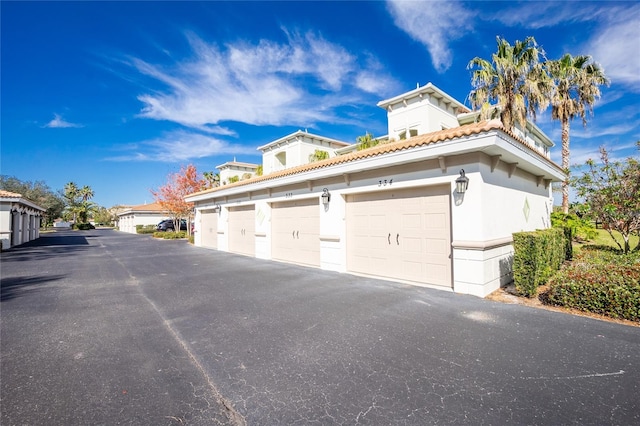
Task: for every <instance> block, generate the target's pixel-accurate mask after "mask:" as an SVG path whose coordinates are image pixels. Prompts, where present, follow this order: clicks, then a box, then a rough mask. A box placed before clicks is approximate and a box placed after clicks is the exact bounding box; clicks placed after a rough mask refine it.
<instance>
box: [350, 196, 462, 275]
mask: <svg viewBox="0 0 640 426" xmlns="http://www.w3.org/2000/svg"><path fill="white" fill-rule="evenodd" d="M449 218H450V196H449V188H448V187H446V186H442V187H434V188H424V187H423V188H412V189H405V190H396V191H380V192H376V193H370V194H354V195H349V196H348V197H347V224H348V226H347V268H348V269H349V270H350V271H353V272H360V273H364V274H371V275H379V276H383V277H389V278H395V279H401V280H407V281H415V282H420V283H426V284H433V285H442V286H447V287H451V285H452V280H451V258H450V253H451V243H450V240H451V237H450V235H451V230H450V219H449ZM363 224H364V225H363ZM366 259H369V261H368V262H367V261H366Z"/></svg>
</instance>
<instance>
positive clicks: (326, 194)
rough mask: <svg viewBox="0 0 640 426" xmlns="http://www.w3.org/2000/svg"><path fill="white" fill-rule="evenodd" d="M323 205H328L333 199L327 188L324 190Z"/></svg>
mask: <svg viewBox="0 0 640 426" xmlns="http://www.w3.org/2000/svg"><path fill="white" fill-rule="evenodd" d="M321 198H322V205H324V206H328V205H329V201H331V194H329V190H328V189H327V188H324V189H323V190H322V196H321Z"/></svg>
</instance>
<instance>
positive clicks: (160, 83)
mask: <svg viewBox="0 0 640 426" xmlns="http://www.w3.org/2000/svg"><path fill="white" fill-rule="evenodd" d="M0 7H1V9H0V15H1V50H0V52H1V74H0V84H1V95H0V96H1V98H0V108H1V112H0V113H1V128H0V132H1V144H2V145H1V154H2V157H1V173H2V174H4V175H10V176H15V177H17V178H19V179H21V180H31V181H33V180H44V181H45V182H46V183H47V184H48V185H49V186H50V187H51V188H52V189H54V190H58V189H61V188H62V187H63V186H64V184H65V183H66V182H68V181H74V182H76V183H77V184H78V185H89V186H91V187H92V188H93V189H94V191H95V194H96V195H95V198H94V201H95V202H97V203H98V204H100V205H102V206H105V207H110V206H113V205H116V204H127V205H135V204H142V203H145V202H151V201H153V199H152V196H151V194H150V192H149V190H150V189H151V188H157V187H158V186H160V185H162V184H164V183H165V182H166V177H167V175H168V174H169V173H172V172H176V171H178V170H179V169H180V166H181V165H187V164H190V163H191V164H194V165H195V166H196V167H197V168H198V170H199V171H200V172H204V171H213V170H214V169H215V166H217V165H220V164H222V163H224V162H226V161H230V160H232V159H233V158H236V159H237V160H238V161H246V162H253V163H259V162H260V160H261V158H260V156H259V155H258V151H256V147H258V146H260V145H264V144H266V143H268V142H270V141H272V140H274V139H278V138H280V137H282V136H285V135H287V134H289V133H291V132H294V131H296V130H298V129H308V130H309V132H312V133H316V134H320V135H323V136H327V137H331V138H335V139H339V140H344V141H346V142H354V141H355V139H356V137H357V136H359V135H362V134H364V133H365V132H367V131H368V132H371V133H373V134H374V135H383V134H386V113H385V111H384V110H382V109H380V108H378V107H376V103H377V102H378V101H380V100H383V99H387V98H389V97H392V96H395V95H398V94H401V93H403V92H405V91H408V90H412V89H414V88H415V87H416V84H417V83H419V84H420V85H424V84H426V83H428V82H432V83H433V84H435V85H436V86H438V87H439V88H441V89H442V90H444V91H445V92H447V93H449V94H450V95H452V96H453V97H455V98H456V99H458V100H459V101H461V102H464V103H465V104H467V105H469V104H468V102H467V100H466V98H467V95H468V93H469V91H470V89H471V84H470V71H469V70H467V64H468V62H469V61H470V60H471V59H472V58H473V57H475V56H480V57H483V58H490V55H491V54H492V53H493V52H494V51H495V49H496V36H501V37H504V38H506V39H507V40H509V41H510V42H513V41H515V40H522V39H524V38H525V37H527V36H533V37H535V39H536V40H537V41H538V43H539V44H540V45H541V46H542V48H543V49H544V50H545V52H546V54H547V57H549V58H551V59H556V58H559V57H560V56H561V55H563V54H564V53H571V54H572V55H578V54H589V55H591V56H593V58H594V59H595V60H596V61H597V62H599V63H600V64H601V65H602V66H603V67H604V69H605V73H606V74H607V76H608V77H609V78H610V80H611V85H610V87H604V88H602V98H601V99H600V101H599V103H598V104H597V105H596V107H595V115H594V116H593V117H592V118H590V119H589V123H588V125H587V127H586V128H583V126H582V124H581V122H580V121H579V120H578V121H574V122H573V123H572V133H571V147H572V149H571V153H572V158H571V160H572V163H583V162H584V161H585V160H586V159H587V158H589V157H593V158H596V157H597V152H598V147H599V146H601V145H605V146H606V147H607V148H608V149H610V150H611V151H612V156H613V157H616V158H622V157H627V156H630V155H637V151H636V150H635V149H634V146H635V145H634V143H635V141H636V140H638V139H640V109H639V108H638V107H639V106H640V30H639V29H638V28H640V3H638V2H636V1H634V2H609V1H606V2H605V1H598V2H596V1H581V2H574V1H556V2H512V1H510V2H484V1H471V2H454V1H451V2H431V1H426V2H418V1H412V2H408V1H402V2H400V1H398V2H396V1H392V2H383V1H376V2H365V1H355V2H333V1H332V2H294V1H283V2H273V3H272V2H248V3H246V2H151V1H149V2H7V1H3V2H2V3H1V5H0ZM537 124H538V126H539V127H540V128H542V129H543V130H544V131H545V132H546V133H547V134H548V135H549V136H550V137H551V138H552V139H553V140H554V141H555V142H556V148H554V150H553V151H552V156H553V159H554V160H555V161H556V162H558V163H559V162H560V148H559V144H560V125H559V123H557V122H552V121H551V120H550V116H549V111H547V112H546V113H545V114H542V115H540V116H539V117H538V121H537Z"/></svg>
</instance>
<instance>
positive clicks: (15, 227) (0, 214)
mask: <svg viewBox="0 0 640 426" xmlns="http://www.w3.org/2000/svg"><path fill="white" fill-rule="evenodd" d="M45 211H46V209H44V208H42V207H40V206H39V205H37V204H35V203H34V202H33V201H30V200H27V199H26V198H23V197H22V195H21V194H17V193H15V192H9V191H3V190H0V239H1V241H2V250H6V249H8V248H11V247H14V246H17V245H20V244H24V243H26V242H29V241H31V240H35V239H36V238H40V224H41V222H42V215H43V213H44V212H45Z"/></svg>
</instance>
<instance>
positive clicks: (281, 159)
mask: <svg viewBox="0 0 640 426" xmlns="http://www.w3.org/2000/svg"><path fill="white" fill-rule="evenodd" d="M285 168H287V153H286V152H285V151H282V152H279V153H277V154H276V169H277V170H282V169H285Z"/></svg>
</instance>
